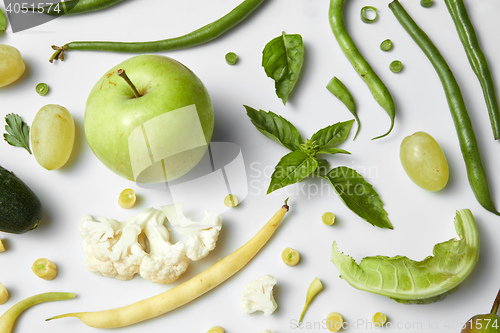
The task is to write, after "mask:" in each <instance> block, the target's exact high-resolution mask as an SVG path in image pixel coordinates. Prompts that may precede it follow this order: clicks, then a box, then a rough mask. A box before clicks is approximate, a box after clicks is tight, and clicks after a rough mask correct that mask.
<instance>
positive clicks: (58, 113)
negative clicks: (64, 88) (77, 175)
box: [31, 104, 75, 170]
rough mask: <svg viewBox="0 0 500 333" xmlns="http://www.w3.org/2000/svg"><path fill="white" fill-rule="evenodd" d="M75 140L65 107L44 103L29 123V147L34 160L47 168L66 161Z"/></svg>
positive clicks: (55, 166)
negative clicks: (30, 123)
mask: <svg viewBox="0 0 500 333" xmlns="http://www.w3.org/2000/svg"><path fill="white" fill-rule="evenodd" d="M74 141H75V123H74V121H73V117H72V116H71V114H70V113H69V111H68V110H66V108H64V107H62V106H60V105H56V104H48V105H45V106H44V107H42V108H41V109H40V111H38V113H37V114H36V116H35V118H34V119H33V123H32V125H31V148H32V150H33V155H34V156H35V159H36V161H37V162H38V164H40V165H41V166H42V167H44V168H45V169H47V170H55V169H59V168H60V167H62V166H63V165H64V164H66V162H67V161H68V159H69V157H70V155H71V151H72V150H73V143H74Z"/></svg>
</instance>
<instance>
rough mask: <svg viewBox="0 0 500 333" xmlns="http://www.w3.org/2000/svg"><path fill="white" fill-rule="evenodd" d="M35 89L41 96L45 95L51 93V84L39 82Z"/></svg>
mask: <svg viewBox="0 0 500 333" xmlns="http://www.w3.org/2000/svg"><path fill="white" fill-rule="evenodd" d="M35 90H36V92H37V93H38V94H39V95H40V96H45V95H47V94H48V93H49V86H48V85H47V83H39V84H37V85H36V87H35Z"/></svg>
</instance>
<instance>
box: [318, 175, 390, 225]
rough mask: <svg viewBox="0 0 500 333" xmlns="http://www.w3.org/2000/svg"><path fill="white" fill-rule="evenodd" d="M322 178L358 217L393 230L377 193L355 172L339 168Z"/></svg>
mask: <svg viewBox="0 0 500 333" xmlns="http://www.w3.org/2000/svg"><path fill="white" fill-rule="evenodd" d="M323 178H325V179H326V180H328V181H329V182H330V184H331V185H332V186H333V188H334V189H335V191H336V192H337V194H338V195H339V196H340V198H341V199H342V201H343V202H344V204H345V205H346V206H347V207H349V208H350V209H351V210H352V211H353V212H354V213H356V214H357V215H358V216H360V217H361V218H363V219H365V220H366V221H367V222H369V223H370V224H372V225H374V226H376V227H379V228H388V229H392V228H393V227H392V224H391V222H390V221H389V219H388V218H387V212H386V211H385V210H384V208H383V202H382V200H380V198H379V196H378V194H377V192H376V191H375V190H374V189H373V186H372V185H370V184H369V183H368V182H367V181H365V180H364V178H363V177H362V176H361V175H360V174H359V173H357V172H356V170H353V169H350V168H348V167H345V166H341V167H337V168H334V169H332V170H330V171H329V172H328V174H326V175H325V177H323Z"/></svg>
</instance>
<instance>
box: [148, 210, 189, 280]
mask: <svg viewBox="0 0 500 333" xmlns="http://www.w3.org/2000/svg"><path fill="white" fill-rule="evenodd" d="M162 215H163V214H162ZM144 232H145V234H146V237H147V239H148V241H149V255H148V256H146V257H144V259H143V260H142V264H141V266H140V274H141V276H142V277H143V278H145V279H147V280H150V281H152V282H155V283H170V282H174V281H175V280H177V279H178V278H179V276H181V275H182V274H183V273H184V272H185V271H186V269H187V268H188V266H189V260H188V258H187V257H186V255H185V254H184V244H182V243H180V242H178V243H176V244H175V245H172V244H171V243H170V242H169V236H168V230H167V228H165V226H164V225H163V221H160V220H151V221H149V222H148V224H147V225H146V229H145V230H144Z"/></svg>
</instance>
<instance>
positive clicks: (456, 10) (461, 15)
mask: <svg viewBox="0 0 500 333" xmlns="http://www.w3.org/2000/svg"><path fill="white" fill-rule="evenodd" d="M445 3H446V6H447V7H448V11H449V12H450V14H451V17H452V18H453V22H455V27H456V29H457V32H458V35H459V37H460V40H461V41H462V44H463V46H464V49H465V53H466V54H467V58H468V59H469V62H470V65H471V67H472V69H473V70H474V72H475V73H476V76H477V78H478V80H479V83H480V84H481V88H482V89H483V95H484V99H485V101H486V105H487V107H488V112H489V116H490V123H491V128H492V130H493V136H494V138H495V140H498V139H500V110H499V106H498V101H497V95H496V93H495V84H494V83H493V78H492V77H491V72H490V68H489V66H488V61H487V60H486V57H485V55H484V53H483V51H482V50H481V46H480V45H479V41H478V39H477V35H476V32H475V30H474V26H473V25H472V22H471V21H470V19H469V15H468V14H467V9H466V8H465V5H464V2H463V0H445Z"/></svg>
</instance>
